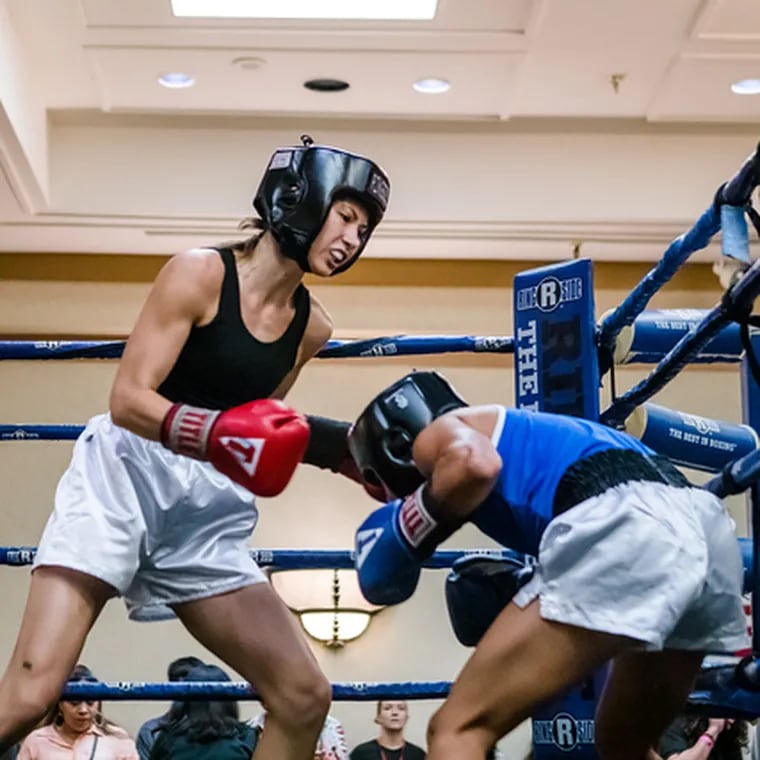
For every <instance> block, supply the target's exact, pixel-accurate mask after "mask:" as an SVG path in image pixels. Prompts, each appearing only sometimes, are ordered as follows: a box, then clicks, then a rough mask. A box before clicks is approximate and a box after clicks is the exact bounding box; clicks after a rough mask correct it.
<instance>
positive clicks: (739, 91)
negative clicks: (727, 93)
mask: <svg viewBox="0 0 760 760" xmlns="http://www.w3.org/2000/svg"><path fill="white" fill-rule="evenodd" d="M731 92H733V93H734V94H735V95H760V79H740V80H739V81H738V82H734V83H733V84H732V85H731Z"/></svg>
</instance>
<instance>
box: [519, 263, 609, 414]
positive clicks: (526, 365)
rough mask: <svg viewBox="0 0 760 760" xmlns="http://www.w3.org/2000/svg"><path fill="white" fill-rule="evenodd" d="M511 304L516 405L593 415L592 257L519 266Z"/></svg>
mask: <svg viewBox="0 0 760 760" xmlns="http://www.w3.org/2000/svg"><path fill="white" fill-rule="evenodd" d="M513 310H514V326H515V396H516V398H515V403H516V406H517V407H518V408H520V409H532V410H534V411H544V412H555V413H557V414H569V415H572V416H574V417H584V418H586V419H591V420H598V419H599V361H598V355H597V345H596V320H595V315H594V277H593V265H592V262H591V260H590V259H577V260H575V261H569V262H562V263H559V264H551V265H549V266H546V267H540V268H538V269H531V270H528V271H525V272H520V273H519V274H518V275H517V276H516V277H515V280H514V304H513Z"/></svg>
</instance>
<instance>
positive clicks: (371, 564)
mask: <svg viewBox="0 0 760 760" xmlns="http://www.w3.org/2000/svg"><path fill="white" fill-rule="evenodd" d="M401 504H402V502H401V500H398V501H393V502H391V503H390V504H386V505H385V506H383V507H380V509H376V510H375V511H374V512H372V513H371V514H370V515H369V517H367V518H366V519H365V520H364V522H363V523H362V524H361V525H360V526H359V530H357V531H356V540H355V556H356V572H357V576H358V579H359V588H361V592H362V595H363V596H364V598H365V599H366V600H367V601H368V602H371V603H372V604H381V605H386V604H399V603H400V602H404V601H406V600H407V599H408V598H409V597H410V596H411V595H412V594H413V593H414V590H415V589H416V588H417V583H418V582H419V579H420V572H421V566H422V559H421V558H418V557H417V556H415V553H414V550H413V548H412V547H411V546H410V545H409V543H408V542H407V540H406V539H405V538H404V535H403V534H402V532H401V531H400V530H399V512H400V510H401Z"/></svg>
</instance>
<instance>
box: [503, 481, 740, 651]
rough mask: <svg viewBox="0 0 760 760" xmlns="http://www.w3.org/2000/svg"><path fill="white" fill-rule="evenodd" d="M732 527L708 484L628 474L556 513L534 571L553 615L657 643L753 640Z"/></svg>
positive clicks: (725, 647) (718, 646)
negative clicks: (700, 486) (699, 485)
mask: <svg viewBox="0 0 760 760" xmlns="http://www.w3.org/2000/svg"><path fill="white" fill-rule="evenodd" d="M742 578H743V565H742V559H741V554H740V550H739V545H738V541H737V540H736V533H735V525H734V521H733V519H732V518H731V516H730V515H729V514H728V512H727V511H726V508H725V506H724V505H723V503H722V502H721V501H720V500H719V499H718V498H717V497H715V496H713V495H712V494H710V493H708V492H707V491H704V490H701V489H698V488H686V487H677V486H674V485H671V484H668V483H660V482H653V481H627V482H624V483H621V484H619V485H616V486H613V487H611V488H608V489H607V490H605V491H603V492H602V493H601V494H599V495H596V496H593V497H591V498H589V499H586V500H585V501H582V502H580V503H579V504H576V505H575V506H574V507H572V508H570V509H568V510H567V511H565V512H562V513H561V514H559V515H557V516H556V517H554V519H553V520H552V521H551V522H550V523H549V525H548V527H547V528H546V531H545V532H544V535H543V536H542V539H541V544H540V548H539V555H538V567H537V572H536V574H535V576H534V577H533V578H532V579H531V581H529V582H528V584H526V586H524V587H523V588H522V589H521V590H520V591H519V592H518V593H517V595H516V596H515V598H514V602H515V603H516V604H517V605H518V606H520V607H525V606H526V605H527V604H529V603H530V602H531V601H532V600H533V599H535V598H536V597H538V599H539V601H540V610H541V616H542V617H543V618H545V619H547V620H553V621H556V622H559V623H566V624H569V625H574V626H579V627H581V628H587V629H590V630H595V631H603V632H606V633H612V634H617V635H620V636H628V637H630V638H633V639H637V640H639V641H641V642H642V644H643V645H644V646H645V647H646V648H647V649H651V650H659V649H664V648H667V649H685V650H702V651H706V652H736V651H737V650H740V649H743V648H745V647H746V646H748V635H747V621H746V617H745V614H744V608H743V600H742Z"/></svg>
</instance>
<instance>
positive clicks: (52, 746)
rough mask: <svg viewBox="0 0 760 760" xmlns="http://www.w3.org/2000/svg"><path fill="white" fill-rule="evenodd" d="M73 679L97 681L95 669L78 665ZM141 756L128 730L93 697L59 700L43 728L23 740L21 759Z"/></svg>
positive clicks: (116, 759) (113, 759) (135, 759)
mask: <svg viewBox="0 0 760 760" xmlns="http://www.w3.org/2000/svg"><path fill="white" fill-rule="evenodd" d="M69 681H90V682H93V683H96V682H97V678H95V676H94V675H93V674H92V671H91V670H90V669H89V668H88V667H86V666H84V665H77V666H76V667H75V668H74V670H73V671H72V673H71V675H70V676H69ZM79 758H90V759H91V760H139V757H138V754H137V748H136V747H135V743H134V742H133V741H132V739H130V737H129V735H128V734H127V732H126V731H125V730H124V729H123V728H120V727H119V726H117V725H116V724H115V723H112V722H111V721H110V720H108V719H107V718H106V717H105V716H104V715H103V710H102V704H101V703H100V702H95V701H94V700H89V701H81V700H80V701H72V700H66V701H61V702H57V703H56V704H55V705H54V706H53V707H52V708H51V709H50V711H49V712H48V714H47V716H46V718H45V723H44V725H43V726H42V727H41V728H38V729H36V730H35V731H32V733H30V734H29V735H28V736H27V737H26V739H24V741H23V743H22V744H21V749H20V751H19V753H18V760H79Z"/></svg>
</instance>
